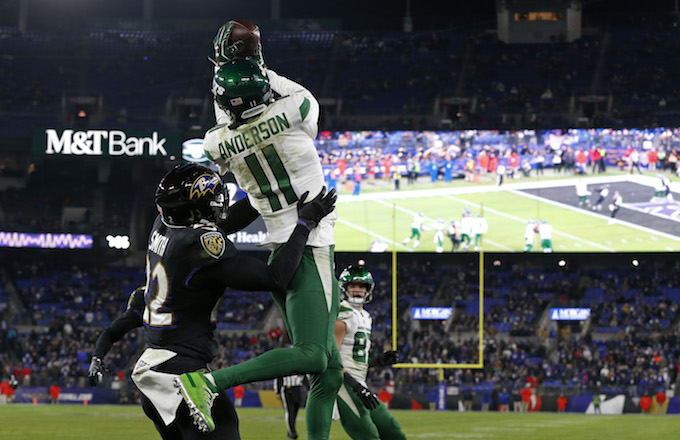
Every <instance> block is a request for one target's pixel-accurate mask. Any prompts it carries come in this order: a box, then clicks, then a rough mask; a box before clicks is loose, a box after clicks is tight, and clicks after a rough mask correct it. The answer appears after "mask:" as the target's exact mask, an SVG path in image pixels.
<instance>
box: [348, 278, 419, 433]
mask: <svg viewBox="0 0 680 440" xmlns="http://www.w3.org/2000/svg"><path fill="white" fill-rule="evenodd" d="M339 282H340V292H341V296H342V303H341V304H340V314H339V315H338V321H337V322H336V323H335V340H336V341H337V344H338V347H340V353H341V355H342V362H343V365H344V367H345V372H344V377H345V383H344V386H343V387H341V388H340V391H339V392H338V399H337V403H338V410H339V412H340V421H341V423H342V427H343V428H344V429H345V432H347V434H348V435H349V436H350V437H351V438H352V439H353V440H373V439H377V438H381V439H383V440H400V439H405V438H406V436H405V435H404V432H403V431H402V430H401V425H400V424H399V422H398V421H397V420H396V419H395V418H394V417H393V416H392V415H391V414H390V413H389V411H388V410H387V407H386V406H385V405H383V404H382V403H381V402H380V401H379V400H378V397H377V396H376V395H375V394H374V393H372V392H371V391H370V390H369V389H368V388H367V387H366V374H367V372H368V368H369V367H373V366H385V365H392V364H395V363H396V362H397V360H398V354H397V352H396V351H386V352H384V353H382V354H380V355H378V356H375V357H373V358H370V359H369V357H368V354H369V352H370V349H371V328H372V326H373V319H371V315H370V314H369V313H368V312H367V311H366V310H364V304H368V303H369V302H371V299H372V298H373V289H374V288H375V282H374V281H373V276H372V275H371V273H370V272H369V271H368V270H367V269H366V268H365V267H364V266H352V265H350V266H348V267H347V268H346V269H345V270H343V271H342V273H341V274H340V281H339Z"/></svg>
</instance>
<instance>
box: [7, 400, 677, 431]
mask: <svg viewBox="0 0 680 440" xmlns="http://www.w3.org/2000/svg"><path fill="white" fill-rule="evenodd" d="M238 412H239V416H240V419H241V437H242V438H243V439H244V440H250V439H252V440H272V439H285V438H286V431H285V424H284V423H285V422H284V420H283V410H275V409H253V408H247V409H240V410H239V411H238ZM394 414H395V416H396V417H397V419H398V420H399V421H400V423H401V425H402V428H403V430H404V432H405V433H406V436H407V438H409V439H442V440H446V439H456V440H457V439H488V440H494V439H499V440H501V439H502V440H544V439H560V440H601V439H610V438H613V439H616V440H638V439H640V438H648V437H653V438H676V436H677V426H678V419H677V417H674V416H651V415H648V416H642V415H621V416H593V415H582V414H556V413H527V414H518V413H502V414H501V413H495V412H489V413H480V412H471V413H459V412H452V411H444V412H439V411H394ZM297 427H298V432H299V433H300V439H301V440H303V439H305V438H306V436H305V433H304V432H305V422H304V412H301V413H300V414H299V415H298V422H297ZM0 438H2V439H6V440H59V439H63V440H73V439H96V440H114V439H116V440H118V439H135V440H142V439H157V438H160V437H159V436H158V434H157V433H156V431H155V429H154V428H153V425H152V424H151V422H150V421H149V420H148V419H147V418H146V417H145V416H144V414H143V412H142V409H141V407H139V406H134V405H130V406H122V405H121V406H109V405H90V406H76V405H60V406H54V405H37V406H33V405H7V406H3V407H2V409H0ZM330 438H331V439H337V440H347V439H349V437H348V436H347V434H345V432H344V431H343V430H342V426H341V425H340V422H339V421H338V422H334V423H333V428H332V431H331V436H330Z"/></svg>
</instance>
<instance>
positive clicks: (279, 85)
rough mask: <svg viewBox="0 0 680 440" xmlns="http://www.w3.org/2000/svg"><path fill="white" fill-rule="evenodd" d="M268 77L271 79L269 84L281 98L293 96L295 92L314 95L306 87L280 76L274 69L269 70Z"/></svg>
mask: <svg viewBox="0 0 680 440" xmlns="http://www.w3.org/2000/svg"><path fill="white" fill-rule="evenodd" d="M267 76H268V77H269V84H270V85H271V88H272V90H274V91H275V92H276V93H278V94H279V95H281V96H286V95H292V94H293V93H295V92H307V93H309V94H310V95H311V94H312V93H311V92H310V91H309V90H307V89H306V88H305V87H304V86H302V85H300V84H298V83H296V82H295V81H293V80H290V79H288V78H286V77H285V76H281V75H279V74H278V73H276V72H274V71H273V70H272V69H267Z"/></svg>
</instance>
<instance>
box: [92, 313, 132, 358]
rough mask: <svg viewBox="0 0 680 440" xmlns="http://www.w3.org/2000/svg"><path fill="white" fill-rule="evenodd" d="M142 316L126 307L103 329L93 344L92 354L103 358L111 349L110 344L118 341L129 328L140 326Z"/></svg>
mask: <svg viewBox="0 0 680 440" xmlns="http://www.w3.org/2000/svg"><path fill="white" fill-rule="evenodd" d="M142 324H143V322H142V317H141V316H140V315H139V313H138V312H137V311H136V310H134V309H128V310H126V311H125V313H123V314H122V315H120V316H118V317H117V318H116V319H115V320H114V321H113V323H112V324H111V326H110V327H108V328H106V329H104V331H102V333H101V334H100V335H99V338H98V339H97V343H96V344H95V346H94V356H97V357H98V358H100V359H103V358H104V356H106V353H108V352H109V350H111V346H112V345H113V344H114V343H115V342H118V341H120V340H121V339H122V338H123V336H125V334H126V333H128V332H129V331H130V330H132V329H134V328H137V327H141V326H142Z"/></svg>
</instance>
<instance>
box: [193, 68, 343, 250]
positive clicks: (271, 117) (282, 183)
mask: <svg viewBox="0 0 680 440" xmlns="http://www.w3.org/2000/svg"><path fill="white" fill-rule="evenodd" d="M267 74H268V75H269V78H270V82H271V85H272V88H273V89H274V90H275V91H276V92H277V93H280V94H282V95H284V96H282V97H281V98H279V99H278V100H276V101H275V102H273V103H272V104H270V105H269V106H268V107H267V109H266V110H265V111H264V112H263V113H261V114H260V115H258V116H257V117H256V118H254V119H253V120H252V121H250V122H248V123H246V124H243V125H241V126H239V127H236V128H234V129H230V128H229V126H228V125H217V126H215V127H213V128H212V129H210V130H209V131H208V132H207V133H206V135H205V139H204V140H203V149H204V150H205V153H206V156H208V158H210V159H211V160H212V161H213V162H214V163H215V164H216V165H217V166H218V167H219V170H220V173H221V174H224V173H225V172H226V171H227V170H229V171H231V172H232V173H233V174H234V177H235V178H236V182H237V183H238V185H239V186H240V187H241V188H242V189H243V190H244V191H245V192H246V193H247V194H248V198H249V199H250V203H251V205H252V206H253V207H254V208H255V209H256V210H257V211H258V212H259V213H260V214H261V215H262V219H263V220H264V223H265V226H266V227H267V236H266V237H265V239H264V240H263V241H262V243H261V245H269V247H272V248H274V247H276V245H278V244H281V243H285V242H286V241H288V237H290V234H291V233H292V232H293V229H295V225H296V223H297V220H298V213H297V201H298V199H299V198H300V195H301V194H303V193H304V192H305V191H309V196H308V197H307V200H308V201H309V200H311V199H313V198H314V197H315V196H316V195H317V194H319V192H320V191H321V189H322V188H323V187H324V186H325V179H324V174H323V170H322V169H321V160H320V159H319V154H318V152H317V150H316V147H315V146H314V138H315V137H316V135H317V131H318V120H319V103H318V102H317V101H316V99H315V98H314V96H313V95H312V94H311V92H309V91H308V90H307V89H305V88H304V87H302V86H301V85H299V84H297V83H295V82H293V81H291V80H289V79H286V78H284V77H282V76H280V75H277V74H276V73H275V72H273V71H271V70H267ZM336 219H337V214H336V211H333V212H332V213H331V214H329V215H327V216H326V217H325V218H324V219H323V220H322V221H321V222H320V223H319V226H317V227H316V228H315V229H314V230H312V232H311V233H310V234H309V239H308V240H307V244H308V245H310V246H328V245H331V244H333V243H334V239H333V225H334V222H335V220H336Z"/></svg>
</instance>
